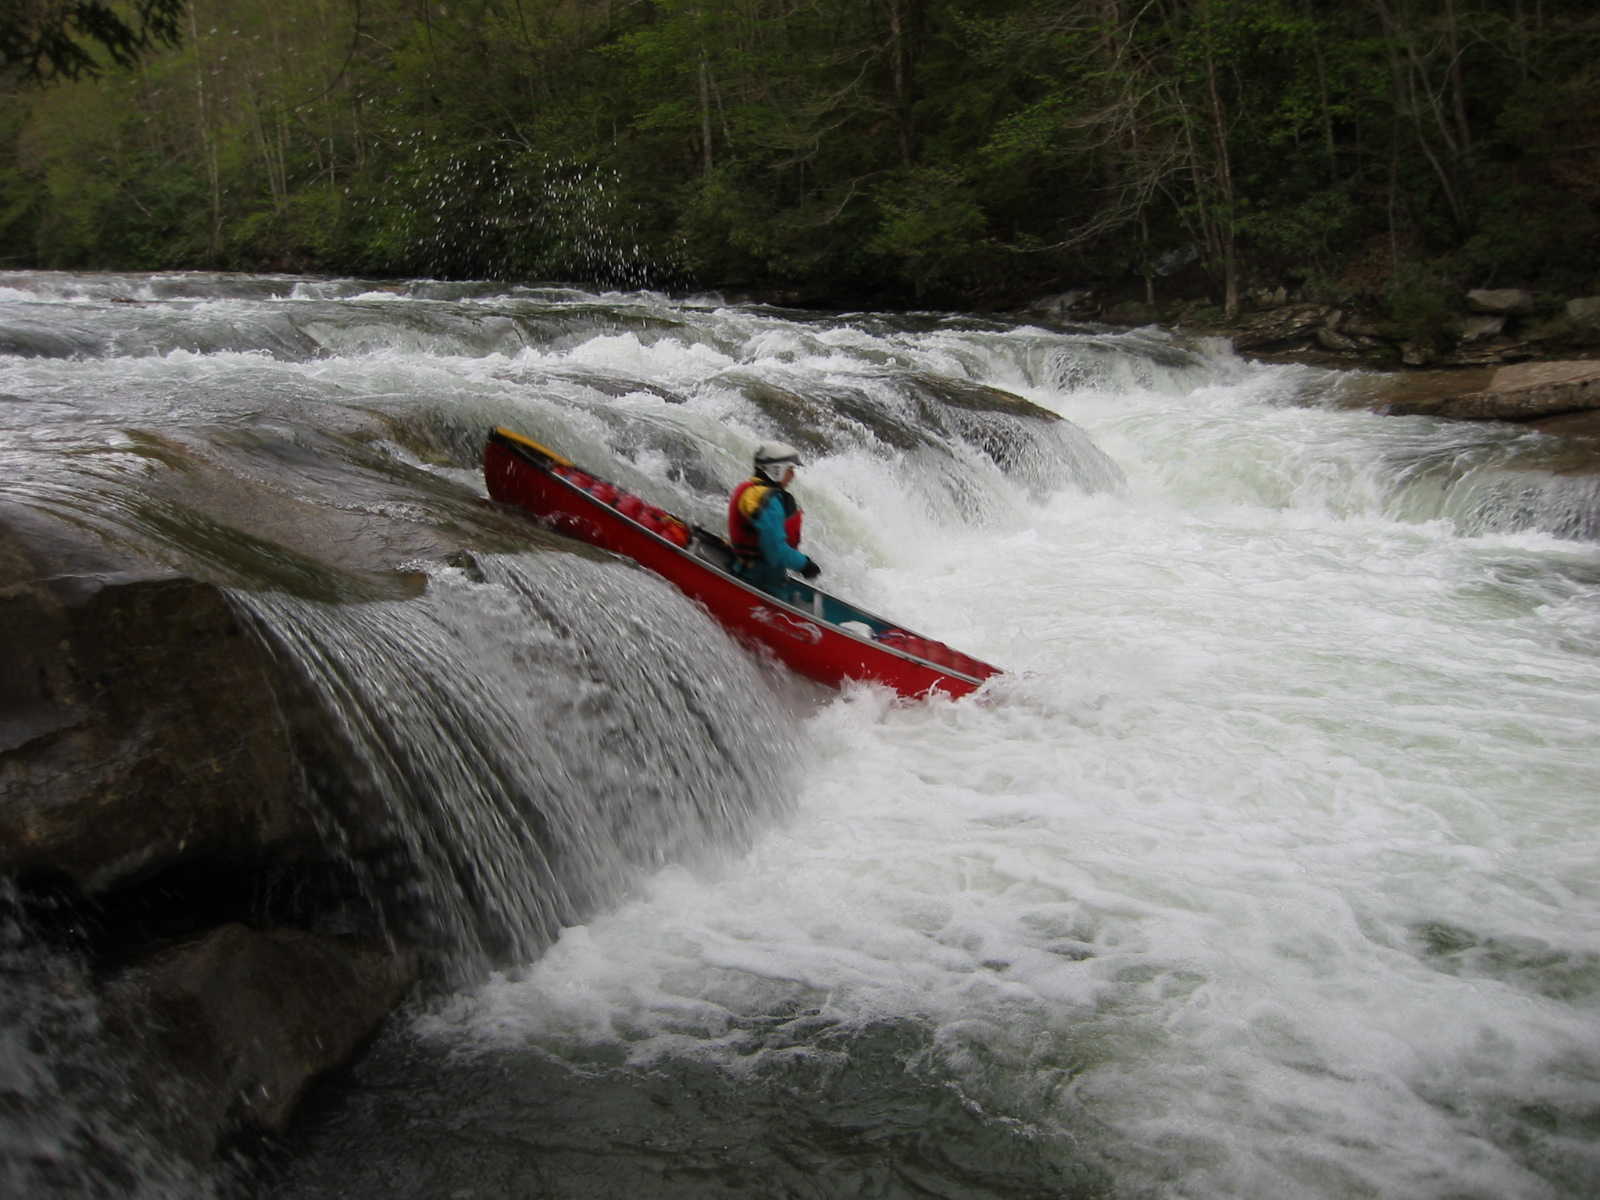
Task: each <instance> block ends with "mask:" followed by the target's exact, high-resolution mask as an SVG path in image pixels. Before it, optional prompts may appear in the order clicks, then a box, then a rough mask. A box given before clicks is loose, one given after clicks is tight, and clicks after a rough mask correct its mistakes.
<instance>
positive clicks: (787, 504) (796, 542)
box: [728, 476, 804, 559]
mask: <svg viewBox="0 0 1600 1200" xmlns="http://www.w3.org/2000/svg"><path fill="white" fill-rule="evenodd" d="M752 487H754V488H760V489H761V490H762V491H763V493H765V492H777V493H778V500H779V502H780V503H781V504H782V505H783V536H784V537H785V538H786V539H787V540H788V542H789V545H791V546H793V547H794V548H795V549H796V550H798V549H800V523H801V520H802V519H803V515H804V514H802V513H801V511H800V505H799V504H797V503H795V498H794V497H793V496H791V495H790V494H789V493H788V492H786V491H784V489H783V488H781V487H778V486H777V485H776V484H774V483H771V482H770V481H768V480H765V479H761V478H758V477H755V476H752V477H751V478H749V479H746V480H745V481H744V482H743V483H741V484H740V485H739V486H738V487H736V488H734V489H733V495H732V496H730V497H728V543H729V545H731V546H732V547H733V552H734V553H735V554H737V555H738V556H739V557H740V558H748V559H759V558H760V557H761V534H760V532H759V531H758V530H757V529H756V523H755V514H756V513H758V512H760V511H761V506H762V505H763V504H765V503H766V502H767V497H766V495H764V494H763V495H761V496H758V497H756V498H754V499H753V500H752V502H751V503H750V504H749V505H745V504H742V503H740V501H741V500H742V499H743V498H744V494H745V492H746V491H748V490H749V489H750V488H752ZM746 508H748V509H749V515H748V516H747V515H746V513H745V509H746Z"/></svg>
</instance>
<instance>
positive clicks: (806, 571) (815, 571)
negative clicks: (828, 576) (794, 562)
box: [800, 558, 822, 579]
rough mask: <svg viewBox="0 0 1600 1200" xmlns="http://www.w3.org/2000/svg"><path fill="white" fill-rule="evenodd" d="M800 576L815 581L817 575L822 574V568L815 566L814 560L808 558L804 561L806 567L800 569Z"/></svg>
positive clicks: (815, 561)
mask: <svg viewBox="0 0 1600 1200" xmlns="http://www.w3.org/2000/svg"><path fill="white" fill-rule="evenodd" d="M800 574H802V575H804V576H805V577H806V578H807V579H815V578H816V577H817V576H818V575H821V574H822V568H821V567H819V566H817V560H816V559H814V558H808V559H806V565H805V566H803V567H801V568H800Z"/></svg>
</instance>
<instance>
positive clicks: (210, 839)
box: [0, 510, 318, 893]
mask: <svg viewBox="0 0 1600 1200" xmlns="http://www.w3.org/2000/svg"><path fill="white" fill-rule="evenodd" d="M69 533H70V531H62V530H48V529H46V528H43V519H42V518H38V517H36V516H30V515H28V514H23V513H20V512H18V511H16V510H13V511H11V512H10V513H8V514H0V578H3V579H5V580H6V581H7V582H6V584H5V585H4V586H3V587H0V655H3V656H4V658H5V660H6V661H7V662H8V663H9V664H11V669H9V670H8V671H7V672H6V674H5V678H4V682H3V683H0V872H4V873H8V874H15V875H24V876H26V875H29V874H32V873H35V872H44V871H51V872H61V873H65V874H66V875H67V876H68V877H69V878H70V880H71V882H72V883H73V884H74V885H75V886H76V887H77V888H78V889H79V890H81V891H83V892H85V893H96V892H101V891H104V890H106V889H108V888H111V887H114V886H116V885H118V884H121V883H126V882H129V881H131V880H134V879H136V878H138V877H140V876H141V875H147V874H150V873H153V872H156V871H159V870H161V869H163V868H164V867H168V866H171V865H172V864H174V863H176V862H178V861H180V860H184V859H189V858H194V857H198V856H213V855H223V854H236V855H244V854H257V853H260V852H262V851H270V852H272V853H274V854H284V853H294V852H296V848H297V847H298V850H299V852H302V853H303V852H306V851H314V850H315V849H316V846H317V842H318V838H317V832H316V826H315V823H314V821H313V820H312V819H311V818H310V816H309V814H308V812H307V811H306V810H305V808H304V807H303V804H302V797H301V796H300V793H299V780H298V778H297V775H296V770H295V766H294V758H293V755H292V754H291V753H290V750H289V743H288V736H287V731H286V729H285V726H284V723H283V721H282V719H281V718H280V716H279V714H278V713H277V711H276V709H275V707H274V706H273V704H272V694H273V693H272V685H271V682H270V679H269V676H268V664H267V663H266V661H265V654H264V652H263V650H262V648H261V646H260V644H259V643H258V642H257V641H256V640H255V639H254V638H252V637H250V636H248V634H247V632H246V631H245V630H244V629H243V628H242V627H241V625H240V623H239V620H238V617H237V616H236V615H235V613H234V612H233V610H232V609H231V608H230V607H229V605H228V603H227V601H226V599H225V598H224V596H223V595H222V593H221V592H220V590H219V589H217V588H215V587H213V586H211V585H209V584H204V583H199V582H197V581H195V580H193V579H188V578H184V577H182V576H179V575H176V574H171V573H166V572H161V571H159V570H156V569H152V568H148V567H146V568H140V567H137V566H132V565H130V564H120V565H119V564H114V563H112V562H111V561H110V560H109V556H106V555H99V554H96V553H95V551H94V550H93V549H92V548H91V547H88V546H85V545H82V544H74V543H73V542H72V541H71V539H70V537H69V536H67V535H68V534H69ZM30 535H31V536H30ZM52 559H54V561H52Z"/></svg>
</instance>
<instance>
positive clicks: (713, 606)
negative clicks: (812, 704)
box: [483, 428, 1000, 696]
mask: <svg viewBox="0 0 1600 1200" xmlns="http://www.w3.org/2000/svg"><path fill="white" fill-rule="evenodd" d="M483 476H484V481H485V482H486V484H487V485H488V489H489V495H490V496H491V497H492V498H493V499H495V500H498V501H500V502H502V503H505V504H514V505H516V506H517V507H519V508H522V509H525V510H526V511H527V512H529V513H531V514H533V515H534V516H535V517H537V518H539V520H540V521H541V522H543V523H544V524H545V525H547V526H549V527H550V528H552V529H554V530H556V531H557V532H559V533H564V534H568V535H570V536H572V537H575V538H579V539H581V540H583V541H585V542H588V543H590V544H591V545H594V546H599V547H600V548H601V549H603V550H610V551H612V552H614V553H616V554H622V555H626V556H627V557H628V558H631V559H633V560H634V561H636V562H638V563H640V564H642V565H643V566H646V567H649V568H650V569H651V570H652V571H654V572H656V573H657V574H658V575H662V576H665V577H666V578H667V579H668V580H669V581H670V582H671V583H673V584H674V585H675V586H677V588H678V589H679V590H680V591H682V592H684V593H686V594H687V595H689V596H692V597H693V598H694V599H696V600H698V601H699V602H700V603H701V604H703V605H704V606H705V607H706V608H707V609H708V610H709V611H710V613H711V615H712V616H713V617H715V618H716V619H717V620H718V621H719V622H721V623H722V625H723V626H725V627H726V628H727V629H729V630H730V631H732V632H733V633H734V634H735V635H737V636H739V637H741V638H744V639H746V640H748V641H752V642H755V643H757V644H759V645H760V646H763V647H765V648H766V649H768V650H770V651H771V652H772V653H773V654H774V655H775V656H777V658H778V659H779V661H781V662H783V663H784V664H786V665H787V666H788V667H790V668H791V669H792V670H794V671H797V672H798V673H800V674H801V675H805V676H807V677H809V678H811V679H815V680H817V681H818V682H821V683H826V684H830V685H832V686H835V687H837V686H838V685H840V684H842V683H844V682H845V681H846V680H850V679H859V680H866V681H872V682H877V683H882V684H886V685H888V686H889V687H892V688H893V689H894V690H895V691H897V692H899V693H900V694H901V695H902V696H923V695H926V694H927V693H929V692H943V693H945V694H946V695H949V696H964V695H966V694H967V693H968V692H971V691H973V690H974V689H976V688H977V687H978V686H979V685H980V684H981V683H982V682H983V681H984V680H985V679H987V678H989V676H991V675H998V674H999V673H1000V669H999V668H998V667H993V666H990V665H989V664H988V663H985V662H980V661H978V660H977V659H975V658H971V657H969V656H967V655H965V654H962V653H960V652H959V651H957V650H952V649H951V648H950V647H949V646H946V645H945V644H944V643H942V642H936V641H933V640H932V639H930V638H925V637H921V636H919V635H917V634H915V633H912V632H911V631H910V630H908V629H902V628H901V627H900V626H898V625H896V624H894V623H893V622H892V621H886V620H884V619H883V618H882V617H876V616H873V615H872V614H871V613H867V612H863V611H862V610H860V609H858V608H856V607H854V606H853V605H850V604H847V603H845V602H844V601H843V600H840V599H839V598H838V597H836V596H831V595H829V594H828V593H827V592H824V591H822V590H820V589H818V588H814V587H812V586H811V585H810V584H807V583H803V582H801V581H800V580H798V579H795V580H792V582H791V584H790V586H791V588H792V597H793V598H792V601H789V602H786V601H783V600H779V599H777V598H776V597H774V596H770V595H768V594H767V593H766V592H763V591H761V590H760V589H759V588H756V587H752V586H751V585H750V584H748V583H745V582H744V581H743V580H741V579H739V578H737V577H736V576H734V575H733V574H732V573H731V571H730V568H731V567H732V564H733V552H732V550H731V549H729V547H728V544H727V542H725V541H723V540H722V539H721V538H720V537H718V536H716V535H715V534H714V533H711V532H710V531H708V530H706V529H702V528H699V527H698V526H691V525H689V524H688V523H687V522H685V521H683V520H681V519H680V518H678V517H675V516H673V515H672V514H671V513H668V512H664V511H663V510H661V509H659V508H656V507H655V506H653V505H650V504H646V503H644V502H643V501H642V500H640V499H639V498H638V497H637V496H633V495H630V494H628V493H627V492H624V491H622V490H621V489H620V488H618V487H616V486H615V485H614V484H611V483H608V482H607V481H606V480H604V479H601V478H599V477H598V476H595V475H591V474H590V473H589V472H587V471H584V470H581V469H580V468H579V467H578V466H577V465H576V464H574V463H572V462H570V461H569V460H567V459H565V458H563V457H561V455H559V454H557V453H555V452H554V451H552V450H548V449H546V448H545V447H543V446H541V445H539V443H538V442H534V441H530V440H529V439H528V438H525V437H523V436H522V435H521V434H518V433H513V432H512V431H511V430H509V429H504V428H497V429H494V430H493V431H491V432H490V434H489V440H488V443H487V444H486V445H485V446H484V450H483Z"/></svg>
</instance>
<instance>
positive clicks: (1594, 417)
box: [1386, 360, 1600, 434]
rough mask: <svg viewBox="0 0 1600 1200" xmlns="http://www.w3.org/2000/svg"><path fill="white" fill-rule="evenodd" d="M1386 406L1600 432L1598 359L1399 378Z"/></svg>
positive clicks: (1405, 412)
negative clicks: (1410, 378) (1409, 378)
mask: <svg viewBox="0 0 1600 1200" xmlns="http://www.w3.org/2000/svg"><path fill="white" fill-rule="evenodd" d="M1386 407H1387V409H1388V411H1389V412H1391V413H1395V414H1396V415H1402V416H1411V415H1421V416H1434V417H1450V418H1454V419H1456V420H1463V421H1520V422H1534V423H1537V424H1538V425H1539V427H1540V428H1545V429H1549V430H1551V431H1553V432H1554V431H1562V432H1570V433H1578V432H1589V433H1594V434H1600V361H1595V360H1579V361H1575V362H1529V363H1516V364H1514V365H1511V366H1505V367H1499V368H1496V369H1494V370H1492V371H1472V372H1461V373H1450V374H1446V375H1435V376H1430V377H1425V378H1419V379H1416V380H1405V379H1402V380H1400V381H1399V382H1398V383H1397V384H1396V387H1395V389H1394V392H1393V394H1392V395H1391V397H1390V398H1389V400H1388V403H1387V406H1386Z"/></svg>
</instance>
